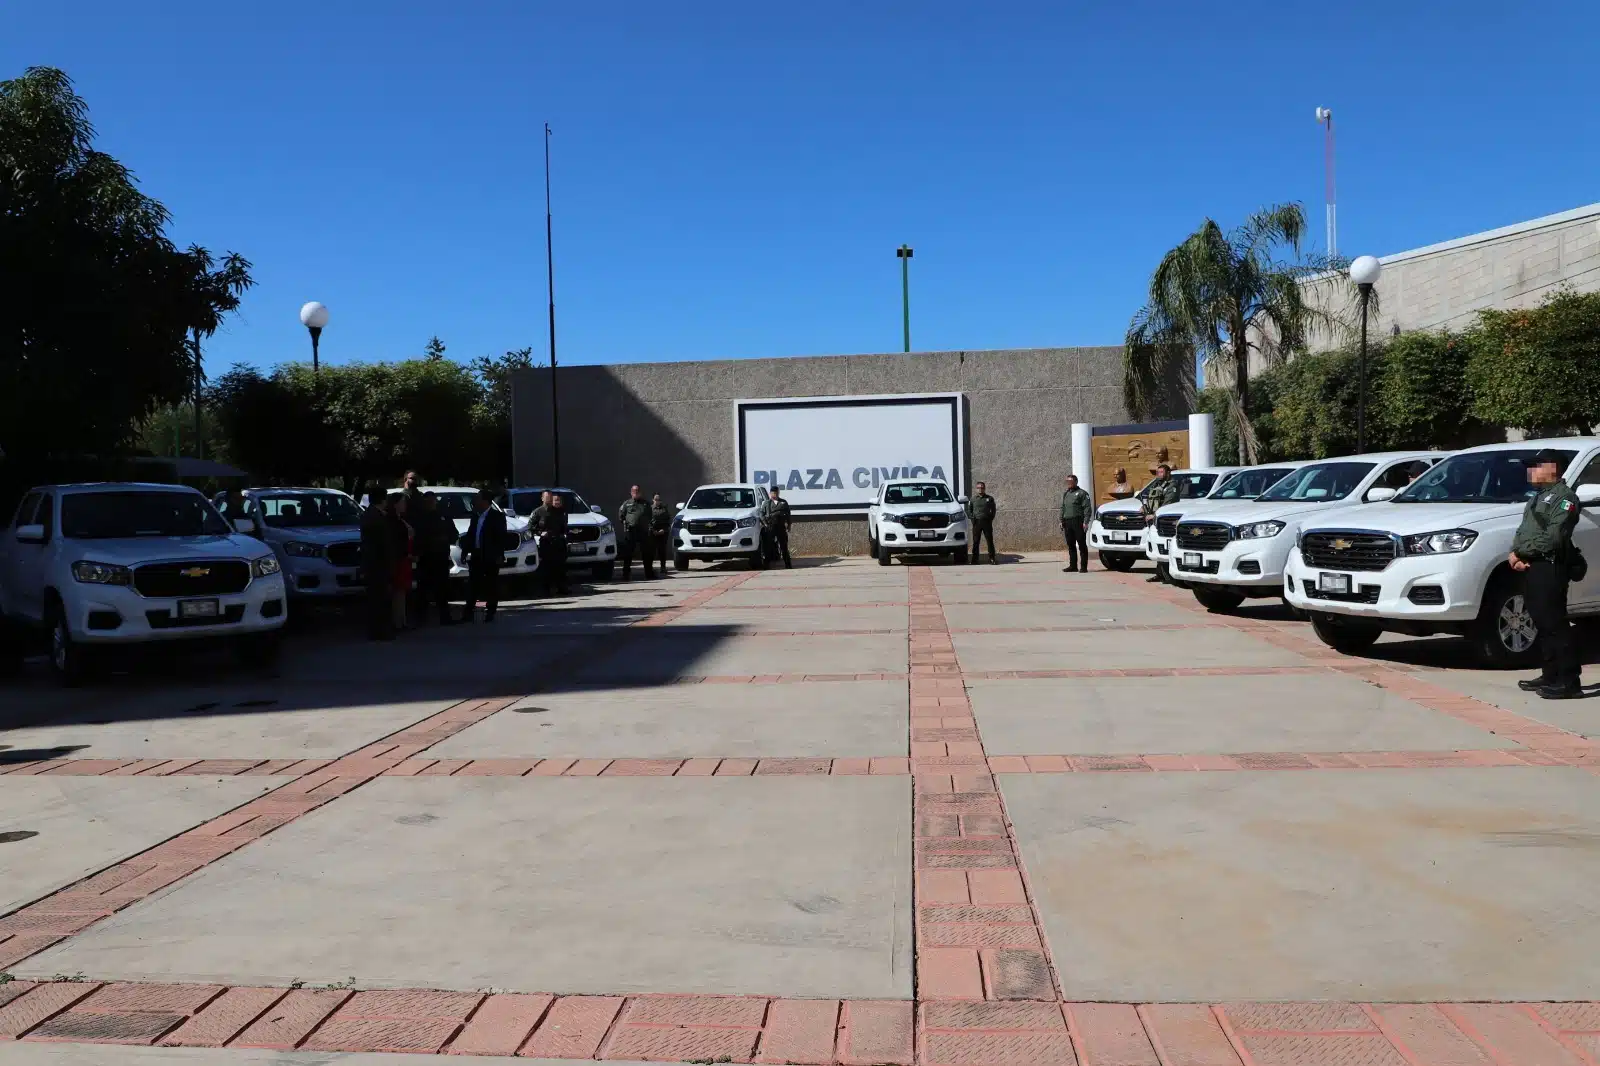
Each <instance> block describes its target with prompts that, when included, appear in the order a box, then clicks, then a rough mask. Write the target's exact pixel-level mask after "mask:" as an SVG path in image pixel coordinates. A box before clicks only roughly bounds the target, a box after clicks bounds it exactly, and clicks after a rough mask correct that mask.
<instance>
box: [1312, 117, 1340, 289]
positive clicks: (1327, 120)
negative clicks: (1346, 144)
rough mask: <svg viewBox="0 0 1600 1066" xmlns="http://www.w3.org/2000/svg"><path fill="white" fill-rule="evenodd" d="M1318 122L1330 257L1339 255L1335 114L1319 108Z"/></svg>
mask: <svg viewBox="0 0 1600 1066" xmlns="http://www.w3.org/2000/svg"><path fill="white" fill-rule="evenodd" d="M1317 121H1318V122H1319V123H1321V125H1322V129H1323V134H1322V169H1323V182H1324V187H1323V199H1324V200H1325V201H1326V202H1327V205H1328V257H1329V258H1333V257H1334V256H1337V255H1338V254H1339V207H1338V203H1337V201H1336V200H1335V199H1334V194H1333V112H1332V111H1331V110H1330V109H1328V108H1326V107H1319V108H1317Z"/></svg>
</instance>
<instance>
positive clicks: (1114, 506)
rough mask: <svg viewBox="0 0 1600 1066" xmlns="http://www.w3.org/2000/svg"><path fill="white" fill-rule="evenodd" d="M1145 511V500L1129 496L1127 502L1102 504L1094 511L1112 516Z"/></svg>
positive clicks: (1114, 501)
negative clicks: (1126, 512) (1125, 512)
mask: <svg viewBox="0 0 1600 1066" xmlns="http://www.w3.org/2000/svg"><path fill="white" fill-rule="evenodd" d="M1179 502H1180V503H1181V502H1183V501H1181V500H1180V501H1179ZM1143 509H1144V501H1143V500H1136V499H1134V498H1133V497H1132V496H1129V497H1128V498H1127V499H1125V500H1112V501H1111V502H1110V503H1102V504H1101V505H1100V506H1099V507H1096V508H1095V509H1094V513H1095V514H1100V513H1102V512H1109V513H1111V514H1117V513H1119V512H1124V511H1128V512H1133V513H1135V514H1137V513H1138V512H1139V511H1142V510H1143Z"/></svg>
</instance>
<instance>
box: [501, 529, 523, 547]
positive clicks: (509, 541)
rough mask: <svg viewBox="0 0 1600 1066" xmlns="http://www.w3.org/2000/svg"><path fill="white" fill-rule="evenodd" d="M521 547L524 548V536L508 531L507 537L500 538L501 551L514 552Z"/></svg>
mask: <svg viewBox="0 0 1600 1066" xmlns="http://www.w3.org/2000/svg"><path fill="white" fill-rule="evenodd" d="M520 547H522V534H520V533H514V532H512V531H511V530H509V529H508V530H506V532H505V535H504V536H503V537H501V538H500V550H501V551H503V552H514V551H516V550H517V549H518V548H520Z"/></svg>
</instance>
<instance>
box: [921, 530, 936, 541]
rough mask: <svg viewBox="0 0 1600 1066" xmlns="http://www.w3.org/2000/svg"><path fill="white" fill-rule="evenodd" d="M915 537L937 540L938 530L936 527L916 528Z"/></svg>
mask: <svg viewBox="0 0 1600 1066" xmlns="http://www.w3.org/2000/svg"><path fill="white" fill-rule="evenodd" d="M917 539H918V540H938V539H939V531H938V530H937V529H919V530H917Z"/></svg>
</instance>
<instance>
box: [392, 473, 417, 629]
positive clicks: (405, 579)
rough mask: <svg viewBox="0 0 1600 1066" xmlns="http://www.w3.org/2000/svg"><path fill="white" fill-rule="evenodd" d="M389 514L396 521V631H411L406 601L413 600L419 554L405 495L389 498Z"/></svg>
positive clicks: (393, 589)
mask: <svg viewBox="0 0 1600 1066" xmlns="http://www.w3.org/2000/svg"><path fill="white" fill-rule="evenodd" d="M389 503H390V507H389V513H390V514H391V515H392V516H393V521H394V530H393V533H394V542H395V549H396V550H395V564H394V583H393V584H392V585H391V590H392V593H393V599H392V601H391V602H392V603H393V608H392V609H393V612H394V627H395V629H409V628H410V627H409V626H408V625H407V624H406V601H407V600H409V599H410V598H411V569H412V559H413V558H415V557H416V554H417V544H416V534H415V532H414V531H413V529H412V527H411V523H410V522H409V521H407V519H406V508H407V506H408V501H407V500H406V497H405V495H404V494H401V493H396V494H395V495H393V496H390V497H389Z"/></svg>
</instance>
